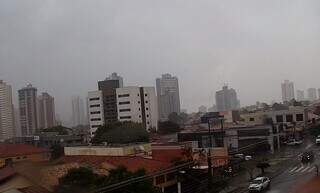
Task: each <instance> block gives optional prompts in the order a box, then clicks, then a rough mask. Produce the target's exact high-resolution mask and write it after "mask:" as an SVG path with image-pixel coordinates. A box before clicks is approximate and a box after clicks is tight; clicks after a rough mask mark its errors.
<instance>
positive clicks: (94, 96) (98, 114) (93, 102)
mask: <svg viewBox="0 0 320 193" xmlns="http://www.w3.org/2000/svg"><path fill="white" fill-rule="evenodd" d="M88 116H89V125H90V135H91V137H93V136H94V135H95V132H96V131H97V129H98V127H99V126H102V125H104V111H103V97H102V91H100V90H99V91H90V92H88Z"/></svg>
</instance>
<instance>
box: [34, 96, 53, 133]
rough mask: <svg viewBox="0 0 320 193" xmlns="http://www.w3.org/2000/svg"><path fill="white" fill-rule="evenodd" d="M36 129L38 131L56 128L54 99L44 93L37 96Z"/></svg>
mask: <svg viewBox="0 0 320 193" xmlns="http://www.w3.org/2000/svg"><path fill="white" fill-rule="evenodd" d="M37 107H38V127H39V128H40V129H45V128H50V127H54V126H56V118H55V116H56V113H55V105H54V98H53V97H52V96H50V95H49V94H48V93H46V92H44V93H42V95H40V96H38V104H37Z"/></svg>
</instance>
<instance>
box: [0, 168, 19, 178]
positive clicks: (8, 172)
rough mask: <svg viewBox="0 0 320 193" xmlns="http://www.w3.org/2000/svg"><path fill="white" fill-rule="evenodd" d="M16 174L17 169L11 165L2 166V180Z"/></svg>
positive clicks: (0, 174) (0, 176) (0, 171)
mask: <svg viewBox="0 0 320 193" xmlns="http://www.w3.org/2000/svg"><path fill="white" fill-rule="evenodd" d="M15 174H16V173H15V171H14V170H13V169H12V168H11V167H5V168H2V169H0V181H3V180H6V179H8V178H10V177H12V176H14V175H15Z"/></svg>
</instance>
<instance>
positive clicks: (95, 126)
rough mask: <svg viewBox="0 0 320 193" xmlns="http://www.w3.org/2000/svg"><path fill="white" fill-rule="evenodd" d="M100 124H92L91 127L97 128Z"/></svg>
mask: <svg viewBox="0 0 320 193" xmlns="http://www.w3.org/2000/svg"><path fill="white" fill-rule="evenodd" d="M100 126H101V125H92V126H91V127H92V128H98V127H100Z"/></svg>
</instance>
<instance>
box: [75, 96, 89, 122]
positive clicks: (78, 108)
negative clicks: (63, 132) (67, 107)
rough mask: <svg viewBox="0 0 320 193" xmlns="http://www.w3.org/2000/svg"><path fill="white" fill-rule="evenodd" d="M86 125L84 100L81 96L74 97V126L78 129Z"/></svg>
mask: <svg viewBox="0 0 320 193" xmlns="http://www.w3.org/2000/svg"><path fill="white" fill-rule="evenodd" d="M85 123H86V121H85V112H84V103H83V100H82V99H81V98H80V97H79V96H74V97H72V126H74V127H76V126H78V125H84V124H85Z"/></svg>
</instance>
